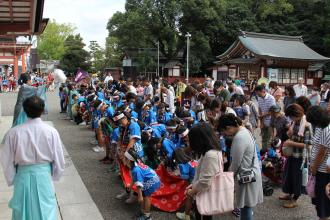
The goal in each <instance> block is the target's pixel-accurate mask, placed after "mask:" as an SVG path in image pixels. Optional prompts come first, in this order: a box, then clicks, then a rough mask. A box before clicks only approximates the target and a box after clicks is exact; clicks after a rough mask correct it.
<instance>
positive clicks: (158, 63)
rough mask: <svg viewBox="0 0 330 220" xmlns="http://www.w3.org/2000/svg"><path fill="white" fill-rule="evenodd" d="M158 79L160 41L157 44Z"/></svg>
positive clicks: (157, 73)
mask: <svg viewBox="0 0 330 220" xmlns="http://www.w3.org/2000/svg"><path fill="white" fill-rule="evenodd" d="M156 76H157V78H159V41H158V42H157V72H156Z"/></svg>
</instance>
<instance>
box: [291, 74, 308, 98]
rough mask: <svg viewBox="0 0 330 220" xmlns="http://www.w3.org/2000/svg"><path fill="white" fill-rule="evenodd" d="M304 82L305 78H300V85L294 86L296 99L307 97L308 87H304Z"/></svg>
mask: <svg viewBox="0 0 330 220" xmlns="http://www.w3.org/2000/svg"><path fill="white" fill-rule="evenodd" d="M304 81H305V80H304V79H303V78H299V79H298V84H297V85H294V86H293V89H294V91H295V93H296V97H300V96H307V87H306V86H305V85H304Z"/></svg>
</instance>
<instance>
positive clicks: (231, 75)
mask: <svg viewBox="0 0 330 220" xmlns="http://www.w3.org/2000/svg"><path fill="white" fill-rule="evenodd" d="M228 76H229V77H230V78H232V79H235V77H236V69H229V70H228Z"/></svg>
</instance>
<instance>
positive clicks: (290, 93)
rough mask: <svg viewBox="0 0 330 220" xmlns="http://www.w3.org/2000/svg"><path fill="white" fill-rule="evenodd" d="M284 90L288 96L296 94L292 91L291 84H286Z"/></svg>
mask: <svg viewBox="0 0 330 220" xmlns="http://www.w3.org/2000/svg"><path fill="white" fill-rule="evenodd" d="M285 90H286V91H288V93H287V92H286V91H285V93H286V95H287V96H290V97H295V96H296V92H295V91H294V89H293V86H286V87H285Z"/></svg>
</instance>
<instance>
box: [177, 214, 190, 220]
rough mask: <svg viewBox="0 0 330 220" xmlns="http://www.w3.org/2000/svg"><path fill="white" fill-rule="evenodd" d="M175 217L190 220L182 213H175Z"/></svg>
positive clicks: (188, 216)
mask: <svg viewBox="0 0 330 220" xmlns="http://www.w3.org/2000/svg"><path fill="white" fill-rule="evenodd" d="M176 217H177V218H178V219H181V220H190V215H186V213H184V212H177V213H176Z"/></svg>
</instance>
